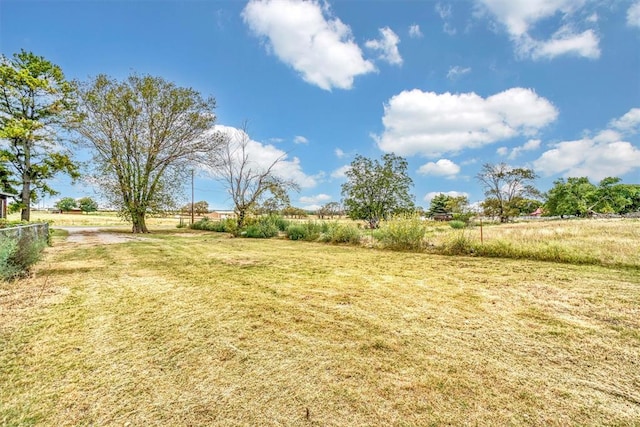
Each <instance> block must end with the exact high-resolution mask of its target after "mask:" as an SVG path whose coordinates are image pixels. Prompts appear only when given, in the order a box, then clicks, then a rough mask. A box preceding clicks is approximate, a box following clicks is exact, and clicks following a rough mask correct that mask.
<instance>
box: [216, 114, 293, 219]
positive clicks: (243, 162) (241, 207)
mask: <svg viewBox="0 0 640 427" xmlns="http://www.w3.org/2000/svg"><path fill="white" fill-rule="evenodd" d="M223 134H224V143H223V145H222V148H221V149H220V150H218V151H214V152H213V153H214V156H213V157H212V158H211V160H210V164H211V166H212V167H213V170H214V174H215V176H216V178H217V179H218V180H219V181H221V182H222V183H223V184H224V186H225V187H226V189H227V192H228V193H229V196H230V197H231V200H232V201H233V205H234V210H235V212H236V215H237V228H238V230H241V229H242V227H243V226H244V224H245V220H246V218H247V215H248V214H249V213H250V212H252V211H253V210H254V209H255V208H256V206H257V205H258V203H259V202H260V200H262V199H263V198H264V197H265V196H267V195H269V194H270V195H272V196H275V197H282V195H283V193H284V194H286V192H287V191H289V190H298V188H299V187H298V185H297V184H296V183H295V182H294V181H293V180H289V179H285V178H282V177H281V176H280V175H278V174H277V173H276V172H277V166H278V165H279V164H280V163H281V162H283V161H284V160H285V158H286V154H282V155H280V156H278V157H276V158H275V159H270V160H266V161H258V159H257V156H256V153H253V157H252V156H251V154H252V153H251V148H252V141H251V138H250V137H249V134H248V133H247V128H246V124H245V125H244V126H243V127H242V129H228V130H226V131H225V132H223Z"/></svg>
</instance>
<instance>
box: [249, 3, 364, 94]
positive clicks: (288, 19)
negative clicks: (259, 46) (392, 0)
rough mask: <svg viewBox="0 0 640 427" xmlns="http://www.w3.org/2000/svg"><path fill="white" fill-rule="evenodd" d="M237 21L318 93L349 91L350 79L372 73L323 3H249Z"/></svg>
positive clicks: (347, 27)
mask: <svg viewBox="0 0 640 427" xmlns="http://www.w3.org/2000/svg"><path fill="white" fill-rule="evenodd" d="M242 18H243V19H244V22H245V23H246V24H247V25H248V26H249V28H251V30H252V31H253V32H254V33H255V34H256V35H258V36H260V37H264V38H265V40H266V45H267V48H268V49H269V50H270V51H271V52H273V53H274V54H275V55H276V56H277V57H278V58H279V59H280V60H281V61H282V62H284V63H285V64H288V65H290V66H291V67H293V69H295V70H296V71H298V72H299V73H300V74H301V76H302V78H303V79H304V80H305V81H306V82H308V83H310V84H314V85H316V86H318V87H320V88H322V89H325V90H331V89H332V88H334V87H335V88H340V89H351V87H352V86H353V79H354V78H355V77H356V76H359V75H362V74H367V73H371V72H374V71H376V68H375V66H374V65H373V63H372V62H370V61H368V60H365V59H364V58H363V56H362V51H361V50H360V48H359V47H358V45H357V44H356V43H355V42H354V40H353V36H352V34H351V29H350V28H349V26H347V25H345V24H344V23H342V21H340V19H338V18H335V17H333V16H332V15H331V13H330V11H329V10H328V6H326V3H323V4H321V3H320V2H318V1H316V0H311V1H305V2H300V1H295V0H251V1H250V2H249V3H248V4H247V5H246V7H245V8H244V10H243V11H242Z"/></svg>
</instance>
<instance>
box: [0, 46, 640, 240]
mask: <svg viewBox="0 0 640 427" xmlns="http://www.w3.org/2000/svg"><path fill="white" fill-rule="evenodd" d="M0 87H1V88H2V90H1V91H0V143H1V145H0V191H2V192H5V193H12V194H15V195H16V197H15V199H16V201H15V203H14V206H15V207H17V208H18V209H20V210H21V218H22V219H23V220H26V221H28V220H29V219H30V212H31V204H32V203H34V202H37V201H38V200H39V199H40V198H42V197H44V196H52V195H55V194H57V192H56V190H55V189H53V188H51V187H50V186H49V184H48V183H49V182H50V181H51V179H52V178H53V177H54V176H55V175H57V174H59V173H62V174H66V175H68V176H69V177H71V179H72V180H74V181H75V180H78V179H81V178H82V179H83V180H85V181H86V182H87V183H89V184H91V185H92V186H94V187H96V188H98V189H99V190H100V192H101V193H102V195H103V196H104V197H105V199H106V200H107V201H108V204H109V205H110V206H114V207H116V208H117V210H118V211H119V213H120V214H121V215H122V216H123V217H124V218H125V219H127V220H129V221H130V222H131V224H132V231H133V232H134V233H146V232H148V228H147V225H146V218H147V216H148V215H151V214H154V213H157V212H162V211H166V210H167V209H169V210H173V211H176V210H179V208H178V200H179V199H180V196H181V195H182V193H183V191H184V188H183V187H184V185H183V183H184V182H186V181H187V180H188V178H189V175H191V174H192V173H193V170H194V169H200V170H208V171H210V172H211V173H212V174H213V176H214V177H215V178H216V179H218V180H219V181H220V182H222V183H223V185H224V186H225V188H226V190H227V193H228V194H229V197H230V199H231V200H232V202H233V205H234V210H235V213H236V217H237V228H238V229H242V227H243V225H244V223H245V221H246V218H247V216H248V215H252V214H269V213H275V212H278V213H284V214H285V215H290V216H296V215H297V216H300V217H302V216H304V215H306V212H305V211H303V210H302V209H299V208H294V207H292V206H291V204H290V198H289V192H290V191H297V190H298V189H299V188H298V186H297V184H296V183H295V182H293V181H291V180H287V179H284V178H282V177H281V176H280V175H278V174H277V173H276V170H277V166H278V164H279V163H280V162H281V161H283V160H284V158H283V157H284V155H283V157H280V158H277V159H274V160H273V161H272V162H271V163H269V164H266V165H265V164H258V163H256V162H255V161H254V159H252V157H251V155H250V154H251V153H250V151H251V140H250V138H249V136H248V133H247V131H246V125H245V126H244V127H243V128H242V129H236V130H234V131H231V132H229V131H226V132H222V131H216V130H214V127H213V126H214V124H215V120H216V115H215V112H214V111H215V107H216V103H215V99H214V98H212V97H209V98H204V97H203V96H202V95H201V94H200V93H198V92H197V91H195V90H194V89H192V88H185V87H179V86H177V85H175V84H174V83H172V82H168V81H166V80H164V79H163V78H160V77H154V76H150V75H138V74H132V75H130V76H129V77H128V78H126V79H124V80H117V79H113V78H111V77H109V76H106V75H98V76H96V77H93V78H91V79H89V80H87V81H69V80H67V79H66V78H65V76H64V74H63V72H62V70H61V68H60V67H59V66H57V65H55V64H53V63H51V62H50V61H48V60H46V59H45V58H43V57H41V56H37V55H35V54H33V53H31V52H26V51H24V50H23V51H21V52H19V53H16V54H14V55H13V56H12V57H6V56H4V55H2V57H1V59H0ZM78 146H79V147H84V148H87V149H88V150H89V151H90V152H91V153H92V161H91V165H92V167H91V168H90V169H87V168H86V167H84V168H83V167H82V165H80V164H79V163H78V162H76V161H74V159H73V155H72V153H73V150H74V149H75V148H76V147H78ZM85 166H86V165H85ZM407 169H408V165H407V161H406V160H405V159H404V158H402V157H400V156H397V155H395V154H393V153H389V154H384V155H383V156H382V157H381V159H380V160H377V159H370V158H367V157H364V156H359V155H358V156H356V157H355V159H354V160H353V161H352V162H351V165H350V168H349V170H348V171H347V172H346V177H347V180H346V182H345V183H344V184H343V185H342V188H341V190H342V201H341V202H342V203H341V204H339V203H337V202H331V203H328V204H326V205H324V206H323V207H322V208H321V209H320V210H319V211H318V212H317V213H318V215H319V216H322V217H329V218H331V217H334V216H337V215H341V214H346V215H348V216H349V217H350V218H352V219H357V220H365V221H366V222H367V223H368V226H369V227H371V228H377V227H378V226H379V225H380V223H381V221H385V220H387V219H389V218H390V217H391V216H394V215H398V214H408V213H421V214H424V215H428V216H431V217H434V216H437V215H443V214H444V215H457V216H458V217H466V218H468V217H469V216H470V215H472V214H474V212H473V209H472V208H471V207H470V206H469V202H468V200H467V199H466V198H465V197H452V196H448V195H445V194H440V195H438V196H436V197H435V198H434V199H433V200H432V201H431V205H430V207H429V209H428V210H427V211H424V210H422V208H420V207H418V206H416V204H415V201H414V197H413V195H412V194H411V187H412V186H413V181H412V180H411V178H410V177H409V174H408V170H407ZM191 176H192V175H191ZM476 178H477V180H478V182H479V183H480V185H482V187H483V189H484V192H485V196H486V198H485V200H484V201H483V202H482V204H481V208H482V210H483V212H484V213H485V214H488V215H491V216H496V217H499V218H500V220H501V221H508V220H509V219H510V218H512V217H514V216H518V215H521V214H523V213H530V212H533V211H534V210H535V209H537V208H540V207H542V208H543V209H544V212H545V214H548V215H588V214H589V213H591V212H613V213H626V212H631V211H637V210H639V209H640V187H639V186H638V185H632V184H623V183H621V181H620V179H619V178H615V177H612V178H606V179H604V180H602V181H601V182H600V183H599V184H597V185H595V184H592V183H590V182H589V180H588V179H587V178H585V177H581V178H568V179H567V180H564V179H560V180H558V181H556V182H555V183H554V187H553V188H552V189H551V190H549V191H548V192H547V193H542V192H540V191H539V190H538V189H536V187H535V185H534V184H535V179H536V178H537V177H536V174H535V172H534V171H533V170H531V169H526V168H512V167H510V166H508V165H506V164H504V163H501V164H497V165H495V164H485V165H483V167H482V169H481V171H480V172H479V173H478V175H477V176H476ZM67 199H68V198H67ZM63 200H64V201H65V202H64V203H65V204H66V205H68V206H67V207H71V208H73V205H72V204H73V203H78V202H77V201H75V200H73V199H71V200H65V199H63ZM61 202H62V201H61ZM85 202H86V203H84V204H82V203H81V204H80V205H78V206H80V209H82V210H85V209H93V207H94V206H93V205H91V204H90V203H88V201H86V200H85ZM83 206H84V207H83ZM95 208H96V209H97V206H95ZM191 208H193V209H195V207H191ZM203 209H206V210H208V206H207V207H206V208H205V207H204V206H198V210H199V211H202V210H203ZM63 210H68V209H63Z"/></svg>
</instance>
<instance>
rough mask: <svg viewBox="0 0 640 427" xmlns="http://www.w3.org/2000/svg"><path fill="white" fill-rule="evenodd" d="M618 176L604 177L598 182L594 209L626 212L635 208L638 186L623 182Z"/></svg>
mask: <svg viewBox="0 0 640 427" xmlns="http://www.w3.org/2000/svg"><path fill="white" fill-rule="evenodd" d="M621 181H622V180H621V179H620V178H618V177H607V178H604V179H603V180H602V181H600V183H599V184H598V190H597V191H596V201H595V202H594V204H593V207H592V209H593V210H595V211H596V212H601V213H617V214H620V213H626V212H630V211H632V209H633V205H634V200H635V199H636V195H637V191H638V190H637V186H634V185H629V184H622V183H621Z"/></svg>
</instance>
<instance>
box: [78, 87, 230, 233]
mask: <svg viewBox="0 0 640 427" xmlns="http://www.w3.org/2000/svg"><path fill="white" fill-rule="evenodd" d="M79 95H80V112H81V113H82V115H83V120H82V122H81V123H80V125H79V126H78V127H77V131H78V132H79V133H80V135H81V136H82V140H83V141H84V142H85V143H86V144H87V146H88V147H90V148H91V149H92V150H93V153H94V164H95V165H96V166H95V170H94V176H93V179H94V180H95V183H96V184H97V185H98V186H99V187H100V188H101V190H102V192H103V194H104V195H105V197H106V198H107V199H108V200H109V202H110V204H111V205H113V206H116V207H117V208H118V209H119V211H120V213H121V215H122V216H123V217H124V218H126V219H128V220H129V221H131V223H132V231H133V232H134V233H147V232H148V231H149V230H148V228H147V224H146V217H147V215H148V214H152V213H155V212H163V211H165V210H166V209H168V208H170V207H173V206H175V200H176V198H177V197H178V196H179V195H180V194H181V192H182V189H183V188H184V185H183V183H184V182H185V181H187V177H188V175H189V172H190V171H191V169H192V167H193V162H194V161H196V160H199V159H201V157H202V156H204V155H205V154H208V153H210V152H211V151H212V150H213V151H215V150H216V148H217V147H219V146H220V138H218V135H217V134H216V133H215V132H210V131H209V130H210V129H211V127H212V125H213V123H214V121H215V115H214V114H213V109H214V107H215V101H214V100H213V98H210V99H206V100H205V99H203V98H202V97H201V95H200V94H199V93H198V92H196V91H195V90H193V89H191V88H182V87H178V86H176V85H175V84H173V83H171V82H167V81H166V80H164V79H162V78H160V77H152V76H138V75H131V76H129V78H128V79H126V80H124V81H117V80H114V79H111V78H109V77H107V76H104V75H100V76H98V77H96V78H95V79H93V80H92V81H90V82H87V83H85V84H82V85H80V87H79Z"/></svg>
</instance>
